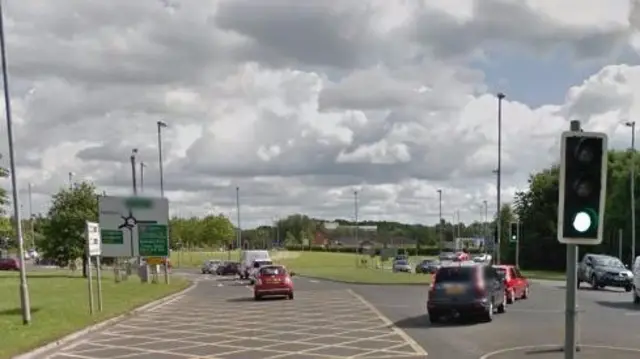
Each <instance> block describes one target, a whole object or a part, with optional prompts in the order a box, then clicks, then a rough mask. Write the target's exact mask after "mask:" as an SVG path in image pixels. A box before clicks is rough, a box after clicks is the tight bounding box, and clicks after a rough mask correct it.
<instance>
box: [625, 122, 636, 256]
mask: <svg viewBox="0 0 640 359" xmlns="http://www.w3.org/2000/svg"><path fill="white" fill-rule="evenodd" d="M625 125H626V126H627V127H631V166H630V168H629V172H630V173H629V176H630V177H631V178H630V181H629V182H631V190H630V192H631V195H630V196H629V198H630V199H631V260H630V262H629V268H633V261H634V260H635V258H636V189H635V187H636V174H635V168H636V121H631V122H627V123H626V124H625Z"/></svg>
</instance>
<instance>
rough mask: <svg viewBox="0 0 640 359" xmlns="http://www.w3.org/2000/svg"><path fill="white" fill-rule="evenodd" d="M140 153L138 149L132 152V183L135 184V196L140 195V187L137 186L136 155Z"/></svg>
mask: <svg viewBox="0 0 640 359" xmlns="http://www.w3.org/2000/svg"><path fill="white" fill-rule="evenodd" d="M137 153H138V149H137V148H134V149H133V150H132V151H131V181H132V184H133V195H134V196H136V195H138V186H137V184H136V154H137Z"/></svg>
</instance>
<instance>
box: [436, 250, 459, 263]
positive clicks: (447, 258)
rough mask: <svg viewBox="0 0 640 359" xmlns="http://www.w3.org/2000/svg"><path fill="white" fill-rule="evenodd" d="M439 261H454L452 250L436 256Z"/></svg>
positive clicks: (454, 256) (454, 255)
mask: <svg viewBox="0 0 640 359" xmlns="http://www.w3.org/2000/svg"><path fill="white" fill-rule="evenodd" d="M438 257H439V258H440V260H441V261H454V260H456V254H455V253H453V252H442V253H440V255H439V256H438Z"/></svg>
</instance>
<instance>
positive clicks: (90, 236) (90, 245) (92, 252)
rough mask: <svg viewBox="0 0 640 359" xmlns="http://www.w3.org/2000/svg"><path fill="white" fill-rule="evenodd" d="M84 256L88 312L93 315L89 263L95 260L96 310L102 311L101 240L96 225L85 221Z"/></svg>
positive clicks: (91, 280)
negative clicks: (85, 260)
mask: <svg viewBox="0 0 640 359" xmlns="http://www.w3.org/2000/svg"><path fill="white" fill-rule="evenodd" d="M85 239H86V256H87V277H88V287H89V312H90V313H91V314H93V312H94V305H93V278H92V275H91V272H92V269H91V262H92V259H93V257H95V258H96V275H97V280H98V310H99V311H102V281H101V278H100V276H101V275H100V254H101V253H102V249H101V247H102V240H101V237H100V226H99V225H98V223H95V222H89V221H87V222H86V224H85Z"/></svg>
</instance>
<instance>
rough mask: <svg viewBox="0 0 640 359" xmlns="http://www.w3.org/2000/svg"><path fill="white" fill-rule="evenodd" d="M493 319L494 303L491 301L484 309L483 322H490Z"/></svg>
mask: <svg viewBox="0 0 640 359" xmlns="http://www.w3.org/2000/svg"><path fill="white" fill-rule="evenodd" d="M492 320H493V303H489V306H488V307H487V308H486V309H485V310H484V313H483V314H482V321H483V322H490V321H492Z"/></svg>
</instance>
